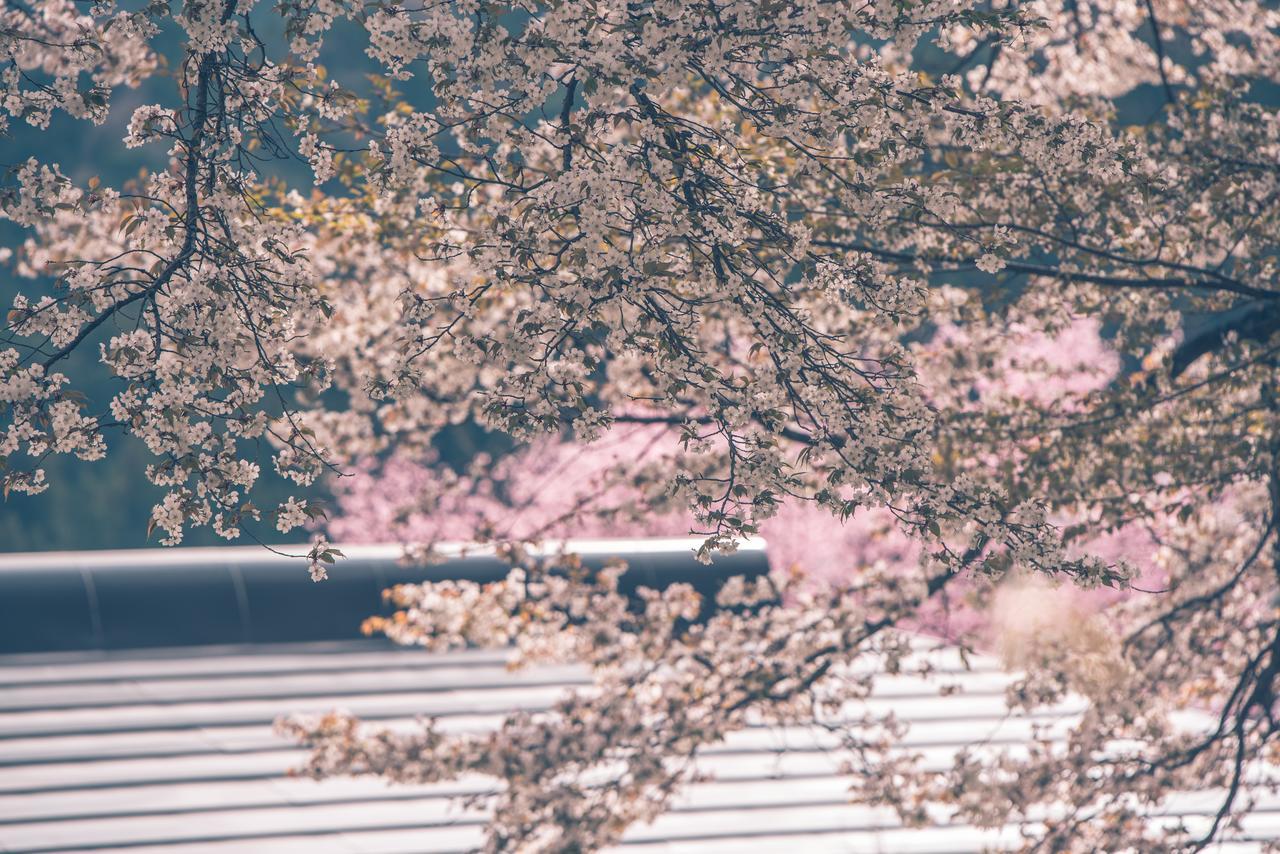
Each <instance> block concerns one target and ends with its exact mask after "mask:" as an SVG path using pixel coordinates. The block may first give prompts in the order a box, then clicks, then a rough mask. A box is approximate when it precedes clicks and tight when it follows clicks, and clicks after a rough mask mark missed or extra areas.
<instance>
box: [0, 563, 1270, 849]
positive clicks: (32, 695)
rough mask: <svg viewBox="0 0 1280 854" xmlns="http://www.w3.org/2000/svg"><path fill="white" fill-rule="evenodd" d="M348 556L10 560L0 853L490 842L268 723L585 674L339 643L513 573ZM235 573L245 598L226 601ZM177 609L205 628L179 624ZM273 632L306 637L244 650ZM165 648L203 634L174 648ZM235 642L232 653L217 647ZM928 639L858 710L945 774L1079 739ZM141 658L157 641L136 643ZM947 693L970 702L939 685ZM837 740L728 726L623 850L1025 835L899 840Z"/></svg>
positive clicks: (483, 697)
mask: <svg viewBox="0 0 1280 854" xmlns="http://www.w3.org/2000/svg"><path fill="white" fill-rule="evenodd" d="M575 545H576V548H575V550H577V551H579V552H584V553H586V554H587V555H594V557H592V558H591V559H592V560H603V559H604V558H605V557H607V556H610V555H614V554H627V555H628V556H630V557H631V559H632V563H633V565H634V566H633V568H634V569H635V570H636V573H635V578H634V579H633V580H634V581H638V582H641V583H646V584H651V583H655V582H656V583H665V581H666V580H671V579H673V578H677V577H678V578H681V579H694V580H695V581H696V582H697V583H698V584H716V583H718V579H723V578H724V577H725V576H726V575H727V574H736V573H747V574H755V573H758V572H763V571H767V562H766V561H765V560H764V552H763V550H762V545H761V544H759V543H753V544H751V546H750V548H748V549H747V550H745V551H744V552H743V553H742V554H740V555H738V556H736V557H735V558H733V559H731V560H724V559H721V560H718V561H717V562H716V565H714V566H713V567H710V568H707V567H702V566H700V565H699V564H697V563H696V562H694V561H693V559H692V553H691V550H690V549H691V543H690V541H688V540H671V541H653V542H648V543H646V542H630V543H624V542H621V541H605V542H595V543H578V544H575ZM349 554H350V555H351V558H350V560H349V561H347V562H345V563H344V565H343V567H342V569H341V570H340V571H339V572H345V573H346V574H347V582H348V584H350V585H353V586H352V587H351V589H350V590H347V591H345V592H344V591H343V590H342V589H340V587H339V586H336V585H335V586H334V587H332V588H328V589H324V588H325V587H326V586H325V585H316V586H315V587H317V588H321V589H322V592H324V593H325V596H324V597H314V598H312V599H307V598H306V597H302V598H297V597H296V591H297V590H298V589H299V588H301V589H303V590H304V591H310V587H311V585H310V582H309V581H305V580H302V579H304V574H300V573H301V570H299V569H298V566H297V565H296V563H297V562H296V561H293V562H287V561H285V562H282V560H283V559H280V558H277V557H272V556H269V555H267V554H266V553H265V552H263V551H261V550H253V551H246V550H242V549H200V550H194V549H192V550H182V549H179V550H170V551H165V552H160V553H155V552H149V553H145V554H144V553H128V554H122V553H106V554H87V553H80V554H61V555H52V556H44V557H39V558H36V557H34V556H30V555H16V556H7V557H2V558H0V624H6V625H0V850H4V851H25V852H54V851H59V852H65V851H102V850H107V851H130V850H135V851H166V852H167V851H173V852H179V854H196V852H223V853H224V854H227V853H229V852H262V851H266V852H283V854H288V852H293V851H299V852H303V851H305V852H308V854H328V852H385V854H391V852H440V851H466V850H469V849H471V848H473V847H474V846H476V845H477V844H478V843H479V842H480V840H481V837H482V830H483V825H484V816H483V814H480V813H477V812H475V811H468V810H466V809H464V808H463V807H462V806H460V798H461V797H462V796H465V795H468V794H475V793H477V792H484V791H487V790H488V787H491V786H492V785H493V782H492V781H491V780H486V779H479V778H476V779H467V780H461V781H457V782H454V783H449V784H442V785H431V786H394V787H393V786H388V785H387V784H385V783H383V782H382V781H380V780H376V779H356V780H351V779H339V780H328V781H324V782H316V781H312V780H306V779H296V778H290V777H287V776H286V772H287V771H288V770H289V769H290V768H292V767H296V766H298V765H299V764H300V763H301V762H302V760H303V759H304V757H305V754H304V752H303V751H301V750H299V749H297V748H296V747H294V746H293V745H292V744H291V743H289V742H287V741H285V740H283V739H281V738H279V737H278V736H276V735H275V734H274V733H273V731H272V723H273V721H274V720H275V719H276V718H277V717H278V716H280V715H283V714H289V713H292V712H326V711H330V710H332V709H335V708H341V709H346V710H348V711H351V712H354V713H356V714H358V715H360V716H361V717H363V718H365V719H367V720H370V721H378V722H386V723H390V724H392V725H398V724H404V725H410V724H411V723H412V721H413V719H414V718H416V717H418V716H421V715H428V716H435V717H437V718H438V719H439V721H440V725H441V726H442V727H445V728H453V729H457V730H483V729H486V728H491V727H495V726H497V725H498V724H499V723H500V722H501V720H502V719H503V717H504V716H505V715H506V714H508V713H510V712H511V711H514V710H516V709H531V710H536V709H541V708H546V707H547V706H549V705H550V704H551V703H552V702H553V701H554V700H555V699H557V698H558V697H560V696H561V695H562V694H563V692H564V691H565V690H567V689H569V688H571V687H573V686H578V685H584V684H586V681H587V680H586V673H585V671H583V670H582V669H580V668H577V667H539V668H533V669H529V670H524V671H514V672H513V671H509V670H507V668H506V666H505V664H506V655H505V654H504V653H502V652H485V651H467V652H460V653H452V654H430V653H427V652H424V651H422V650H419V649H404V648H398V647H394V646H392V645H390V644H388V643H387V642H385V641H379V640H364V641H347V640H341V641H335V640H332V638H333V637H343V638H346V637H350V635H351V633H353V632H354V629H355V626H356V625H357V624H358V620H359V619H360V618H361V617H362V616H363V615H365V614H367V613H369V611H371V610H374V609H375V608H376V606H377V604H378V602H377V597H376V590H377V585H380V584H385V583H388V582H390V581H393V580H411V577H412V576H409V575H406V574H407V573H418V577H423V576H422V574H423V573H426V574H427V577H434V576H435V575H438V574H440V573H442V572H449V573H451V574H452V577H475V578H477V579H483V578H487V577H489V576H492V575H493V574H494V573H501V572H504V570H503V569H502V567H501V566H498V565H496V562H495V561H494V560H492V559H491V558H488V559H486V558H483V557H481V558H472V559H470V561H462V560H454V561H452V562H450V563H447V564H446V565H444V567H443V568H442V567H438V566H437V567H434V568H431V569H428V570H421V569H419V570H411V569H408V568H404V567H399V566H398V564H397V562H396V556H397V554H398V552H396V551H395V550H394V549H386V548H381V549H379V548H372V549H365V550H358V549H355V550H350V551H349ZM161 572H173V573H175V575H173V576H170V575H163V576H162V575H160V574H158V573H161ZM286 572H287V573H288V574H287V576H286V574H285V573H286ZM339 572H336V573H335V576H336V577H339V578H340V577H341V576H340V575H339ZM228 573H229V574H228ZM170 578H175V579H177V580H176V581H175V583H172V584H170V583H169V579H170ZM33 579H34V580H35V581H33ZM236 579H239V581H238V582H237V583H238V584H239V585H240V586H239V587H238V588H236V589H238V590H240V595H238V596H227V595H221V593H225V592H227V590H230V589H231V588H230V587H229V586H228V585H230V584H231V583H232V582H234V581H236ZM250 581H252V582H253V584H250V583H249V582H250ZM293 581H296V583H292V584H288V591H289V593H290V595H291V596H295V598H293V599H290V600H289V601H290V602H291V603H292V604H291V607H290V613H289V614H288V617H289V619H288V620H282V621H281V622H280V624H279V625H278V626H274V627H272V630H271V631H270V632H265V634H264V631H265V630H264V628H263V627H262V626H261V625H259V624H258V623H255V622H253V617H254V611H253V609H254V608H255V607H258V608H259V609H262V608H268V606H270V607H271V608H274V607H275V605H274V604H273V603H274V602H275V601H276V600H275V598H274V597H275V596H276V594H277V593H278V592H279V589H283V586H284V585H286V583H287V582H293ZM33 584H34V586H32V585H33ZM113 586H114V587H119V589H118V590H114V587H113ZM366 587H368V588H369V590H365V589H364V588H366ZM62 588H65V590H66V591H70V593H69V594H68V595H71V594H74V595H76V596H80V597H82V598H85V602H86V603H87V609H88V613H89V616H86V615H85V614H80V613H79V612H74V613H70V614H61V615H60V614H59V613H58V611H57V607H58V606H60V605H61V604H62V603H63V601H64V600H63V597H62V596H61V594H58V593H57V591H58V590H60V589H62ZM224 588H225V589H224ZM130 589H136V590H145V591H152V592H151V593H149V594H148V595H150V596H153V597H158V599H156V601H159V602H160V604H161V605H162V606H163V607H164V608H171V610H172V609H177V611H176V613H177V616H175V615H174V614H175V612H167V613H166V614H161V615H157V611H156V608H155V607H151V606H148V607H142V606H141V605H140V604H139V603H137V602H131V601H130V600H129V598H128V595H126V594H128V591H129V590H130ZM113 590H114V592H113ZM64 592H65V591H64ZM55 594H56V595H55ZM193 594H194V596H193ZM247 594H252V595H247ZM352 597H354V598H352ZM361 597H364V598H361ZM370 597H372V598H370ZM192 598H194V600H195V601H194V602H192V601H187V600H189V599H192ZM149 601H150V600H149ZM152 604H154V602H153V603H152ZM50 606H55V607H53V608H52V610H51V607H50ZM184 608H185V609H187V610H186V611H183V610H182V609H184ZM187 612H190V614H191V615H192V616H189V617H188V616H183V615H184V614H187ZM50 614H53V616H48V615H50ZM93 615H96V616H93ZM90 616H92V617H93V619H92V620H90ZM10 618H12V620H11V619H10ZM179 618H181V619H184V620H188V621H190V620H195V621H197V622H198V623H199V625H198V626H197V627H196V628H195V629H193V630H191V631H187V632H185V633H178V634H177V635H176V636H173V635H170V634H168V632H169V631H170V628H171V623H172V622H173V620H174V619H179ZM13 620H16V621H17V622H16V623H15V622H13ZM59 621H61V622H59ZM318 625H319V626H320V627H319V628H317V626H318ZM32 626H36V627H37V628H39V631H38V632H36V631H34V630H33V629H32V628H31V627H32ZM259 634H264V637H267V636H269V637H270V638H271V639H272V640H277V641H279V640H286V641H292V642H272V643H262V642H258V643H252V644H243V643H240V640H241V638H242V636H246V637H252V638H254V639H255V640H261V639H260V638H258V637H257V636H258V635H259ZM188 635H190V636H191V638H196V639H198V638H203V639H204V640H203V641H200V640H195V641H193V640H190V639H188V637H187V636H188ZM166 637H173V638H174V639H173V640H171V641H170V643H172V644H177V643H193V642H196V643H204V644H206V645H197V646H182V647H178V646H174V647H172V648H159V647H158V644H160V643H161V642H163V640H164V639H165V638H166ZM224 637H225V638H231V641H229V642H230V643H234V644H236V645H230V646H225V645H224V646H210V645H207V644H208V643H209V642H210V641H209V640H208V638H224ZM113 638H114V639H115V640H113ZM317 638H324V640H318V639H317ZM303 641H305V642H303ZM219 642H221V641H219ZM41 644H44V645H41ZM915 644H916V649H917V652H916V655H917V656H918V657H927V658H928V659H929V661H930V663H931V664H932V665H933V667H934V669H935V675H934V676H933V677H931V678H930V679H929V680H925V679H924V678H922V677H915V676H888V675H882V676H881V677H879V678H878V680H877V687H876V691H875V693H874V695H873V696H872V697H871V698H870V699H869V700H867V701H866V702H865V704H863V705H862V706H861V707H859V708H858V709H856V710H853V712H854V713H855V714H861V713H863V712H873V713H876V712H889V711H892V712H893V713H894V715H895V716H896V717H897V718H898V719H899V720H902V721H904V722H906V723H908V724H909V725H910V729H909V731H908V734H907V736H906V739H905V742H904V744H903V746H904V747H905V748H907V749H909V750H911V751H912V752H915V753H918V754H919V755H921V756H922V757H923V758H924V761H925V762H926V763H927V764H928V765H930V766H933V767H936V768H943V767H946V766H949V765H950V764H951V762H952V759H953V757H954V755H955V753H956V751H957V750H958V749H959V748H961V747H965V746H975V745H977V746H979V749H1011V750H1014V751H1017V750H1018V749H1019V748H1020V746H1021V745H1024V744H1025V743H1026V742H1027V741H1028V740H1029V739H1030V738H1031V737H1032V733H1033V729H1035V728H1039V729H1041V730H1042V731H1047V732H1049V733H1051V734H1054V735H1058V736H1061V735H1064V734H1065V732H1066V731H1067V729H1068V728H1069V727H1070V726H1071V725H1072V723H1073V722H1074V721H1075V719H1076V715H1078V714H1079V712H1080V711H1081V706H1080V704H1079V703H1065V704H1063V705H1061V706H1059V707H1056V708H1053V709H1047V710H1043V711H1042V712H1040V713H1038V714H1036V715H1035V716H1031V717H1028V716H1019V715H1012V716H1011V715H1009V713H1008V711H1007V709H1006V706H1005V702H1004V690H1005V687H1006V686H1007V685H1008V684H1009V682H1010V680H1011V679H1012V678H1013V677H1011V676H1010V675H1008V674H1006V673H1004V672H1002V671H1001V669H1000V668H999V667H998V666H997V662H995V661H994V660H992V659H990V658H987V657H982V656H976V657H975V656H970V657H969V663H968V666H966V665H965V664H964V663H963V662H962V659H961V657H960V656H959V654H958V653H957V652H956V651H955V650H954V649H949V648H947V647H942V646H939V645H938V644H937V643H936V642H933V641H930V640H927V639H924V638H917V639H915ZM129 645H133V646H140V647H146V648H144V649H137V648H134V649H129V648H121V647H126V646H129ZM68 646H70V647H72V651H48V650H66V649H67V648H68ZM90 647H91V648H90ZM33 648H34V649H37V650H42V651H37V652H30V651H28V650H31V649H33ZM944 685H947V686H952V687H953V688H954V689H955V690H953V691H948V692H945V693H944V692H942V691H941V689H942V687H943V686H944ZM836 744H837V739H836V736H834V735H833V734H832V733H831V732H830V731H828V730H825V729H821V728H816V727H815V728H788V729H779V728H769V727H764V726H755V727H751V728H748V729H746V730H744V731H741V732H738V733H734V734H733V735H731V736H730V737H729V738H728V739H727V741H726V742H725V743H723V744H719V745H715V746H712V747H710V748H708V749H707V750H706V752H705V755H704V757H703V758H702V760H701V770H702V771H704V772H706V773H707V774H709V775H710V776H711V779H710V781H709V782H701V783H698V784H695V785H693V786H692V787H690V788H689V790H688V791H687V792H685V793H684V794H683V795H682V796H681V797H680V799H679V801H678V803H677V804H676V805H675V808H674V809H672V810H671V811H669V812H668V813H667V814H665V815H663V816H662V817H660V818H659V819H658V820H657V821H655V822H654V823H653V824H652V825H644V826H636V827H633V828H631V830H630V831H629V833H628V834H627V836H626V838H625V841H624V844H623V845H622V846H620V849H621V850H624V851H629V852H658V851H667V852H682V851H688V852H708V854H715V852H771V851H785V852H787V854H799V852H811V851H812V852H824V851H853V852H875V851H884V852H968V851H976V850H979V849H982V848H984V847H1000V846H1001V845H1002V844H1004V843H1009V842H1013V841H1015V840H1016V839H1017V836H1018V829H1017V828H1012V827H1011V828H1005V829H1003V830H1001V831H996V832H992V831H979V830H977V829H974V828H969V827H955V826H944V827H927V828H912V829H908V828H903V827H901V826H900V825H899V823H898V821H897V820H896V817H895V816H894V815H893V814H892V813H891V812H890V811H888V810H881V809H869V808H866V807H862V806H855V805H852V804H850V803H849V802H848V798H847V794H846V793H847V789H848V780H847V779H846V778H845V777H843V776H842V775H841V774H840V763H841V755H840V751H839V750H834V749H833V747H835V746H836ZM1219 803H1220V793H1217V792H1203V793H1195V794H1189V795H1184V796H1179V797H1177V798H1175V799H1173V800H1172V801H1171V803H1170V805H1169V810H1168V814H1169V815H1170V816H1183V817H1187V819H1188V823H1189V824H1191V825H1192V826H1193V827H1194V826H1195V825H1196V824H1197V823H1199V824H1201V825H1205V824H1206V823H1207V821H1208V818H1207V816H1209V815H1211V814H1212V812H1213V811H1214V810H1215V809H1216V808H1217V806H1218V804H1219ZM1245 830H1246V833H1247V834H1248V835H1250V836H1251V837H1252V838H1255V839H1280V797H1266V796H1264V797H1262V798H1261V799H1260V800H1259V802H1258V806H1257V808H1256V809H1255V811H1254V812H1253V813H1252V814H1251V815H1250V816H1249V817H1248V818H1247V819H1246V820H1245ZM1256 849H1257V845H1256V844H1241V845H1235V846H1227V847H1224V848H1223V849H1222V850H1226V851H1235V850H1240V851H1251V850H1256Z"/></svg>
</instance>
